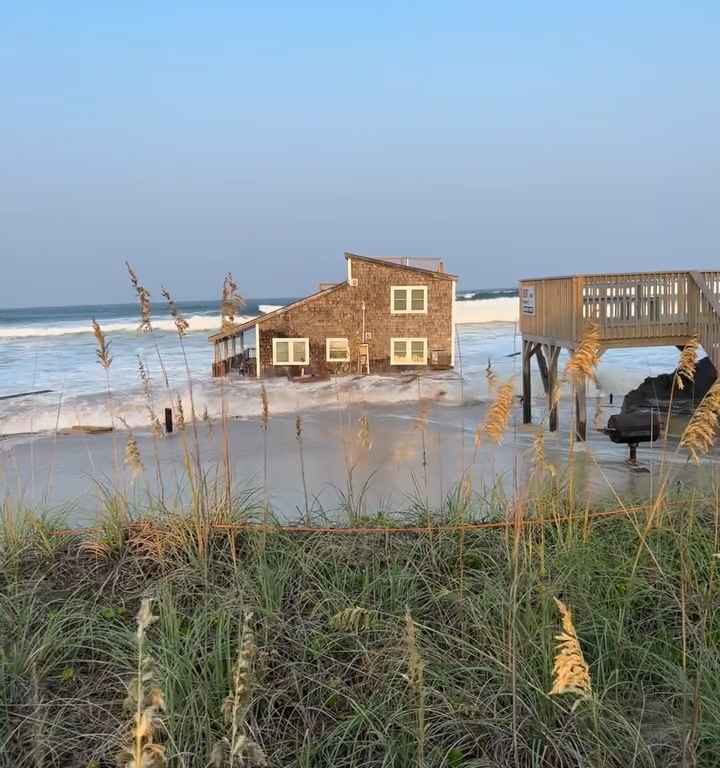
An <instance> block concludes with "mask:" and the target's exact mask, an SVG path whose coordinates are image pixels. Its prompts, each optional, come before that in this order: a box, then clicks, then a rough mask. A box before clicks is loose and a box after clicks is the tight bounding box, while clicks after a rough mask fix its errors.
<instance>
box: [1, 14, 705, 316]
mask: <svg viewBox="0 0 720 768" xmlns="http://www.w3.org/2000/svg"><path fill="white" fill-rule="evenodd" d="M718 39H720V5H719V4H718V3H716V2H713V3H711V2H705V3H697V2H688V3H675V2H674V3H669V2H662V1H660V2H642V1H639V2H633V3H627V2H622V3H621V2H604V3H595V4H585V3H571V2H546V3H537V2H533V3H530V2H527V3H519V2H516V3H492V4H490V3H483V2H472V3H470V2H467V3H465V2H445V3H438V2H424V1H420V2H414V3H410V2H385V3H377V2H363V3H300V2H297V3H289V2H287V3H277V2H272V0H268V2H266V3H262V4H260V3H258V4H248V3H242V2H236V3H213V2H208V3H202V4H201V3H195V4H184V3H164V2H154V3H152V4H150V3H139V2H137V3H136V2H131V1H127V2H123V3H96V2H94V3H90V2H72V1H71V0H69V1H68V2H64V3H56V2H52V3H45V4H41V3H34V2H32V0H29V1H28V2H22V3H15V2H10V3H9V4H8V3H4V4H3V5H2V10H0V97H1V98H2V109H1V111H0V115H1V118H0V157H2V162H1V163H0V260H1V262H2V275H1V276H0V305H2V306H20V305H36V304H43V303H52V304H64V303H80V302H82V303H91V302H102V301H119V300H126V299H130V298H131V294H130V293H129V291H128V288H127V285H126V280H125V277H124V274H123V261H124V260H125V259H129V260H130V261H131V262H133V264H134V265H135V266H136V268H137V270H138V271H139V272H140V274H141V276H142V277H143V279H144V281H145V282H146V283H147V284H148V286H149V287H150V288H151V289H152V290H153V291H154V292H155V293H159V286H160V284H161V283H163V282H164V283H166V284H167V285H168V286H169V287H171V289H172V290H173V291H174V292H175V293H176V294H177V296H178V297H179V298H183V299H192V298H206V297H207V298H209V297H212V296H214V295H216V293H217V291H218V288H219V284H220V282H221V280H222V276H223V274H224V272H225V271H227V270H232V271H233V272H234V273H235V274H236V276H237V277H238V278H239V283H240V285H241V289H242V290H243V291H244V292H245V293H246V295H249V296H273V295H277V296H285V295H298V294H301V293H304V292H306V291H308V290H310V289H312V288H313V287H314V286H315V285H316V284H317V283H318V282H319V281H326V280H332V279H334V278H340V277H342V270H343V260H342V253H343V251H344V250H351V251H355V252H359V253H365V254H368V255H417V256H435V257H443V258H444V260H445V262H446V264H447V267H448V269H450V270H451V271H453V272H455V273H457V274H459V275H460V277H461V285H463V286H465V287H481V286H488V287H491V286H492V287H499V286H507V285H513V284H514V283H515V281H516V280H517V279H518V278H519V277H522V276H535V275H541V274H564V273H568V272H583V271H601V270H608V271H611V270H616V271H620V270H629V269H661V268H683V267H717V266H718V221H719V220H720V217H719V216H718V211H719V210H720V153H719V152H718V150H719V149H720V147H719V146H718V143H719V142H720V138H719V137H720V103H719V98H718V93H719V90H718V83H719V82H720V53H719V50H720V49H719V46H718V44H717V41H718Z"/></svg>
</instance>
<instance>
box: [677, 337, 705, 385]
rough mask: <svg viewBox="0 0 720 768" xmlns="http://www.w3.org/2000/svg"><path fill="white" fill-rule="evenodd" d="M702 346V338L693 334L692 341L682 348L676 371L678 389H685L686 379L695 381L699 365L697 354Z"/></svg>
mask: <svg viewBox="0 0 720 768" xmlns="http://www.w3.org/2000/svg"><path fill="white" fill-rule="evenodd" d="M699 348H700V340H699V339H698V337H697V336H693V337H692V338H691V339H690V341H688V343H687V344H686V345H685V346H684V347H683V348H682V351H681V352H680V358H679V359H678V367H677V370H676V371H675V383H676V384H677V387H678V389H685V382H684V381H683V379H684V380H685V381H691V382H692V381H695V369H696V367H697V354H698V349H699Z"/></svg>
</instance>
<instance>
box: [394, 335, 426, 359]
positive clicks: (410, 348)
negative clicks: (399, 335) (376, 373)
mask: <svg viewBox="0 0 720 768" xmlns="http://www.w3.org/2000/svg"><path fill="white" fill-rule="evenodd" d="M390 365H427V339H390Z"/></svg>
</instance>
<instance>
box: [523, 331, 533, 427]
mask: <svg viewBox="0 0 720 768" xmlns="http://www.w3.org/2000/svg"><path fill="white" fill-rule="evenodd" d="M534 351H535V344H534V342H532V341H525V339H523V342H522V383H523V391H522V398H523V424H530V423H532V381H531V378H530V359H531V358H532V356H533V352H534Z"/></svg>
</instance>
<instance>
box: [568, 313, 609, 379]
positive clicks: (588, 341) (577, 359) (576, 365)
mask: <svg viewBox="0 0 720 768" xmlns="http://www.w3.org/2000/svg"><path fill="white" fill-rule="evenodd" d="M600 351H601V350H600V328H599V327H598V326H597V325H596V324H595V323H588V324H587V325H586V326H585V330H584V332H583V335H582V338H581V339H580V343H579V344H578V347H577V349H576V350H575V352H574V353H573V354H572V355H571V356H570V359H569V360H568V361H567V364H566V366H565V374H566V375H567V376H568V378H570V379H572V380H573V381H575V382H576V383H580V382H583V381H585V380H586V379H590V381H597V378H596V375H595V369H596V368H597V365H598V363H599V362H600Z"/></svg>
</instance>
